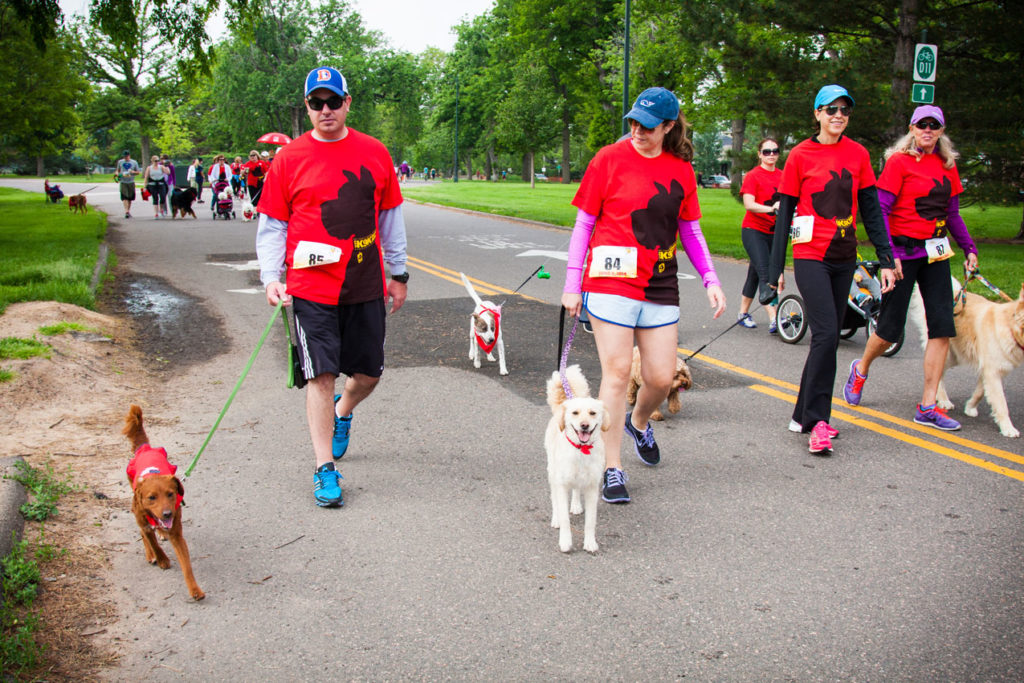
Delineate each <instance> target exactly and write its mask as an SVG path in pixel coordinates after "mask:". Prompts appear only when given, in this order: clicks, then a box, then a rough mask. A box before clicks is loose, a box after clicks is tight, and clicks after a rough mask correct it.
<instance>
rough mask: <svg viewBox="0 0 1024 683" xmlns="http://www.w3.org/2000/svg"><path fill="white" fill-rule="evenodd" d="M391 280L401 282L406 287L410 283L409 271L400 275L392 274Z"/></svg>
mask: <svg viewBox="0 0 1024 683" xmlns="http://www.w3.org/2000/svg"><path fill="white" fill-rule="evenodd" d="M391 279H392V280H394V281H395V282H401V283H402V284H403V285H404V284H405V283H407V282H408V281H409V271H405V272H404V273H398V274H395V273H392V274H391Z"/></svg>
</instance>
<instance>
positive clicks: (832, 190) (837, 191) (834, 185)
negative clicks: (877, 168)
mask: <svg viewBox="0 0 1024 683" xmlns="http://www.w3.org/2000/svg"><path fill="white" fill-rule="evenodd" d="M829 173H831V174H832V179H831V180H829V181H828V182H827V183H825V187H824V188H822V189H821V191H819V192H814V193H813V194H811V205H812V206H813V207H814V212H815V213H816V214H818V215H819V216H821V217H822V218H833V219H835V221H836V231H835V234H833V235H832V240H831V241H830V242H829V245H828V249H827V250H826V251H825V256H824V257H825V259H826V260H831V259H846V258H848V257H849V256H850V253H851V251H852V253H853V254H856V251H857V241H856V237H855V235H854V230H853V174H852V173H850V171H849V169H846V168H844V169H843V170H842V172H841V173H836V172H835V171H829Z"/></svg>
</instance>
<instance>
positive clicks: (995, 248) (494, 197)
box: [402, 181, 1024, 298]
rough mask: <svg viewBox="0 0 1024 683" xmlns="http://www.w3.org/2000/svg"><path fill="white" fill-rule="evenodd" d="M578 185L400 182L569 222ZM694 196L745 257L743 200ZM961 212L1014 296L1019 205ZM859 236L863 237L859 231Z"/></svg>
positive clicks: (711, 224) (985, 269)
mask: <svg viewBox="0 0 1024 683" xmlns="http://www.w3.org/2000/svg"><path fill="white" fill-rule="evenodd" d="M578 188H579V185H578V184H570V185H562V184H561V183H537V185H536V186H535V187H533V188H531V187H530V185H529V184H528V183H511V182H509V183H502V182H497V183H494V182H484V181H460V182H458V183H452V182H448V181H445V182H433V183H428V184H420V185H413V184H410V185H403V186H402V194H403V195H404V196H406V197H408V198H410V199H414V200H417V201H421V202H430V203H433V204H441V205H444V206H454V207H459V208H463V209H473V210H475V211H483V212H486V213H495V214H499V215H502V216H513V217H516V218H525V219H528V220H535V221H542V222H544V223H551V224H553V225H561V226H572V224H573V222H574V221H575V219H576V207H574V206H572V198H573V195H575V194H576V190H577V189H578ZM697 196H698V199H699V200H700V208H701V214H702V216H703V218H701V221H700V226H701V230H702V231H703V232H704V238H705V239H706V240H707V243H708V248H709V249H710V250H711V253H713V254H716V255H718V256H725V257H729V258H734V259H740V260H746V258H747V253H746V251H745V250H744V249H743V244H742V243H741V241H740V222H741V221H742V220H743V205H742V204H740V202H739V201H737V200H736V199H734V198H733V196H732V194H731V193H730V192H729V191H728V190H711V189H699V190H698V191H697ZM960 213H961V215H962V216H963V218H964V222H966V223H967V228H968V229H969V230H970V231H971V236H972V237H974V239H975V240H976V241H977V242H978V251H979V259H978V262H979V265H980V267H981V272H982V273H983V274H984V275H985V277H987V278H988V279H989V280H991V281H992V282H993V283H994V284H996V285H997V286H998V287H1001V288H1003V291H1005V292H1007V293H1008V294H1010V295H1011V296H1016V295H1017V294H1018V292H1019V291H1020V285H1021V283H1022V282H1024V245H1021V244H999V243H993V242H991V241H992V240H1009V239H1010V238H1012V237H1013V236H1014V235H1016V234H1017V230H1018V229H1019V227H1020V221H1021V210H1020V207H1017V206H991V205H974V206H969V207H966V208H964V209H962V210H961V212H960ZM861 238H862V239H864V240H866V239H867V237H866V235H864V234H863V231H862V232H861ZM954 246H955V245H954ZM957 251H959V250H957ZM862 256H864V257H865V258H873V257H874V252H873V250H872V248H871V245H870V244H869V243H866V242H865V244H864V245H863V246H862ZM961 263H962V259H961V258H956V260H955V265H954V266H953V272H954V274H955V275H957V276H958V277H960V276H961V275H962V273H960V272H959V269H960V267H961V265H960V264H961ZM969 289H970V290H971V291H975V292H977V293H979V294H985V295H988V296H989V297H990V298H996V297H995V295H993V294H991V293H990V292H989V291H988V290H987V289H985V288H984V287H983V286H982V285H980V284H978V283H976V282H972V283H971V284H970V285H969Z"/></svg>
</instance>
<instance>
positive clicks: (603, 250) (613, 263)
mask: <svg viewBox="0 0 1024 683" xmlns="http://www.w3.org/2000/svg"><path fill="white" fill-rule="evenodd" d="M636 255H637V251H636V247H611V246H603V247H594V249H593V254H592V256H591V260H590V277H621V278H635V277H636Z"/></svg>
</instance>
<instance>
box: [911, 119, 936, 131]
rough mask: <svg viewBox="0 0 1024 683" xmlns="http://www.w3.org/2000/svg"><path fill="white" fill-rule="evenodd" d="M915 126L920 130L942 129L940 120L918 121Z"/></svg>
mask: <svg viewBox="0 0 1024 683" xmlns="http://www.w3.org/2000/svg"><path fill="white" fill-rule="evenodd" d="M914 127H915V128H917V129H918V130H942V124H941V123H939V122H938V121H918V122H917V123H915V124H914Z"/></svg>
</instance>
